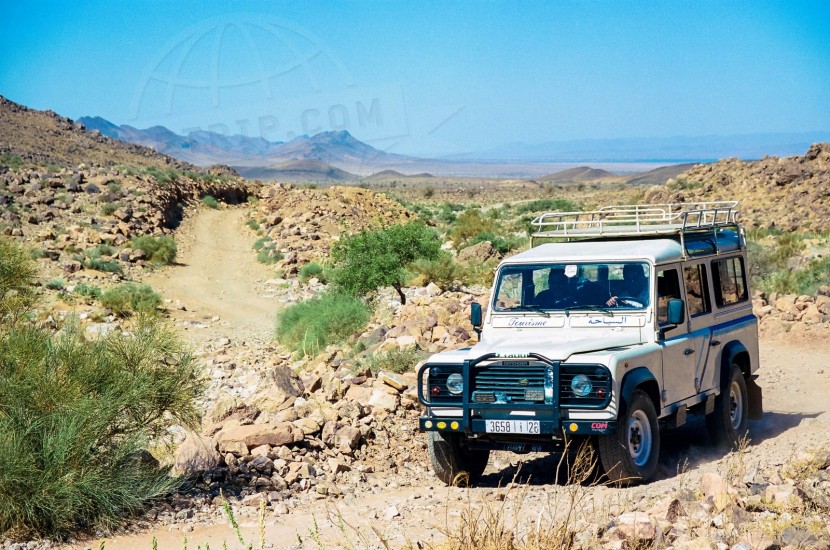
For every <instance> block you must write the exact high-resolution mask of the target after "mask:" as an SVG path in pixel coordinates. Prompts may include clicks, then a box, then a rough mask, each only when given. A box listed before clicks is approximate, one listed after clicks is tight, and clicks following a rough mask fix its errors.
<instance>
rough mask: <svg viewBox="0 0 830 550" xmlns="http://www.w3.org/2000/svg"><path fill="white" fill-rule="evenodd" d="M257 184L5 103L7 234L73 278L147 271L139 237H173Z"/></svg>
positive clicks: (0, 102) (1, 135)
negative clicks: (200, 207)
mask: <svg viewBox="0 0 830 550" xmlns="http://www.w3.org/2000/svg"><path fill="white" fill-rule="evenodd" d="M257 187H258V184H255V183H251V182H247V181H245V180H243V179H242V178H240V177H239V176H238V175H236V174H235V173H234V172H233V171H232V170H230V169H229V168H227V167H213V168H211V169H209V170H203V169H199V168H196V167H194V166H191V165H189V164H187V163H183V162H180V161H177V160H175V159H173V158H170V157H167V156H165V155H161V154H159V153H156V152H155V151H153V150H152V149H148V148H146V147H141V146H137V145H131V144H127V143H123V142H121V141H117V140H113V139H110V138H108V137H105V136H102V135H100V134H99V133H98V132H89V131H87V130H86V129H84V128H83V126H81V125H78V124H76V123H74V122H72V121H71V120H70V119H68V118H64V117H61V116H59V115H57V114H55V113H52V112H50V111H45V112H44V111H35V110H32V109H28V108H26V107H23V106H21V105H17V104H16V103H13V102H11V101H8V100H7V99H4V98H2V97H0V207H1V208H0V234H2V235H6V236H10V237H12V238H14V239H18V240H22V241H25V242H27V244H28V245H29V246H31V247H33V248H35V249H36V254H37V255H38V256H39V257H41V258H42V259H43V260H44V261H46V262H53V264H54V263H56V264H58V265H60V267H61V268H62V270H63V271H64V274H65V275H70V274H74V273H76V272H78V271H80V270H83V269H85V268H90V269H91V266H92V265H93V264H94V265H95V266H96V267H101V266H103V265H108V267H109V268H110V270H111V271H112V272H115V273H121V272H123V271H124V269H129V267H130V266H133V267H138V268H140V267H143V266H144V265H146V261H145V260H146V256H145V255H144V254H143V253H142V251H140V250H134V249H133V248H131V244H130V242H131V240H132V239H134V238H135V237H138V236H142V235H156V236H159V235H166V234H169V233H170V232H171V231H172V229H173V228H175V227H176V226H177V225H178V223H179V221H180V220H181V217H182V215H183V210H184V208H185V207H186V206H187V205H188V204H194V203H196V202H198V201H200V200H201V199H202V198H203V197H205V196H207V195H210V196H213V197H214V198H216V199H218V200H224V201H227V202H241V201H244V200H245V198H246V197H247V196H249V195H251V194H253V193H254V192H255V189H256V188H257ZM93 259H94V260H97V261H96V262H91V261H90V260H93Z"/></svg>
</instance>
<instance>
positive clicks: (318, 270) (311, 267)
mask: <svg viewBox="0 0 830 550" xmlns="http://www.w3.org/2000/svg"><path fill="white" fill-rule="evenodd" d="M314 277H316V278H317V279H318V280H319V281H320V282H321V283H326V282H327V280H328V277H327V276H326V270H325V268H324V267H323V266H321V265H320V264H318V263H317V262H309V263H307V264H305V265H304V266H303V267H301V268H300V273H299V279H300V282H301V283H307V282H308V281H309V280H310V279H312V278H314Z"/></svg>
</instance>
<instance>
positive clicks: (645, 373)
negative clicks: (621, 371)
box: [619, 367, 661, 417]
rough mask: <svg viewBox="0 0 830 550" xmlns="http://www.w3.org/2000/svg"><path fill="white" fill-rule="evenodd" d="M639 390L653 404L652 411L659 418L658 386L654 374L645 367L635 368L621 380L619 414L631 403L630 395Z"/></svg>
mask: <svg viewBox="0 0 830 550" xmlns="http://www.w3.org/2000/svg"><path fill="white" fill-rule="evenodd" d="M637 389H641V390H643V391H644V392H645V393H646V395H648V396H649V398H650V399H651V401H652V402H653V403H654V410H655V411H657V416H658V417H659V416H660V410H661V406H660V385H659V384H658V383H657V379H656V378H655V377H654V374H652V372H651V371H650V370H649V369H648V368H647V367H637V368H636V369H634V370H632V371H631V372H629V373H627V374H626V375H625V377H624V378H623V381H622V384H621V386H620V406H619V413H620V414H622V413H623V412H625V411H626V410H628V404H629V403H630V402H631V395H632V394H633V393H634V391H635V390H637Z"/></svg>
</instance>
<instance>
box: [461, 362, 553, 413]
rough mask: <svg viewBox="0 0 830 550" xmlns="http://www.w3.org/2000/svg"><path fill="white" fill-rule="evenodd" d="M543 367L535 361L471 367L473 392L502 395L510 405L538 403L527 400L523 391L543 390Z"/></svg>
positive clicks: (543, 365)
mask: <svg viewBox="0 0 830 550" xmlns="http://www.w3.org/2000/svg"><path fill="white" fill-rule="evenodd" d="M545 367H546V366H545V364H544V363H539V362H535V361H502V362H497V363H492V364H490V365H484V366H476V367H473V369H472V372H471V377H472V378H473V381H472V386H473V392H481V393H483V394H490V393H492V394H496V395H498V394H503V395H504V396H505V397H506V398H507V399H506V400H507V401H508V402H510V403H538V402H539V401H538V400H527V399H526V398H525V390H544V388H545Z"/></svg>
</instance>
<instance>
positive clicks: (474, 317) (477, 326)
mask: <svg viewBox="0 0 830 550" xmlns="http://www.w3.org/2000/svg"><path fill="white" fill-rule="evenodd" d="M470 324H471V325H473V330H474V331H475V332H476V334H478V335H479V337H481V304H479V303H478V302H473V303H471V304H470Z"/></svg>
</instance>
